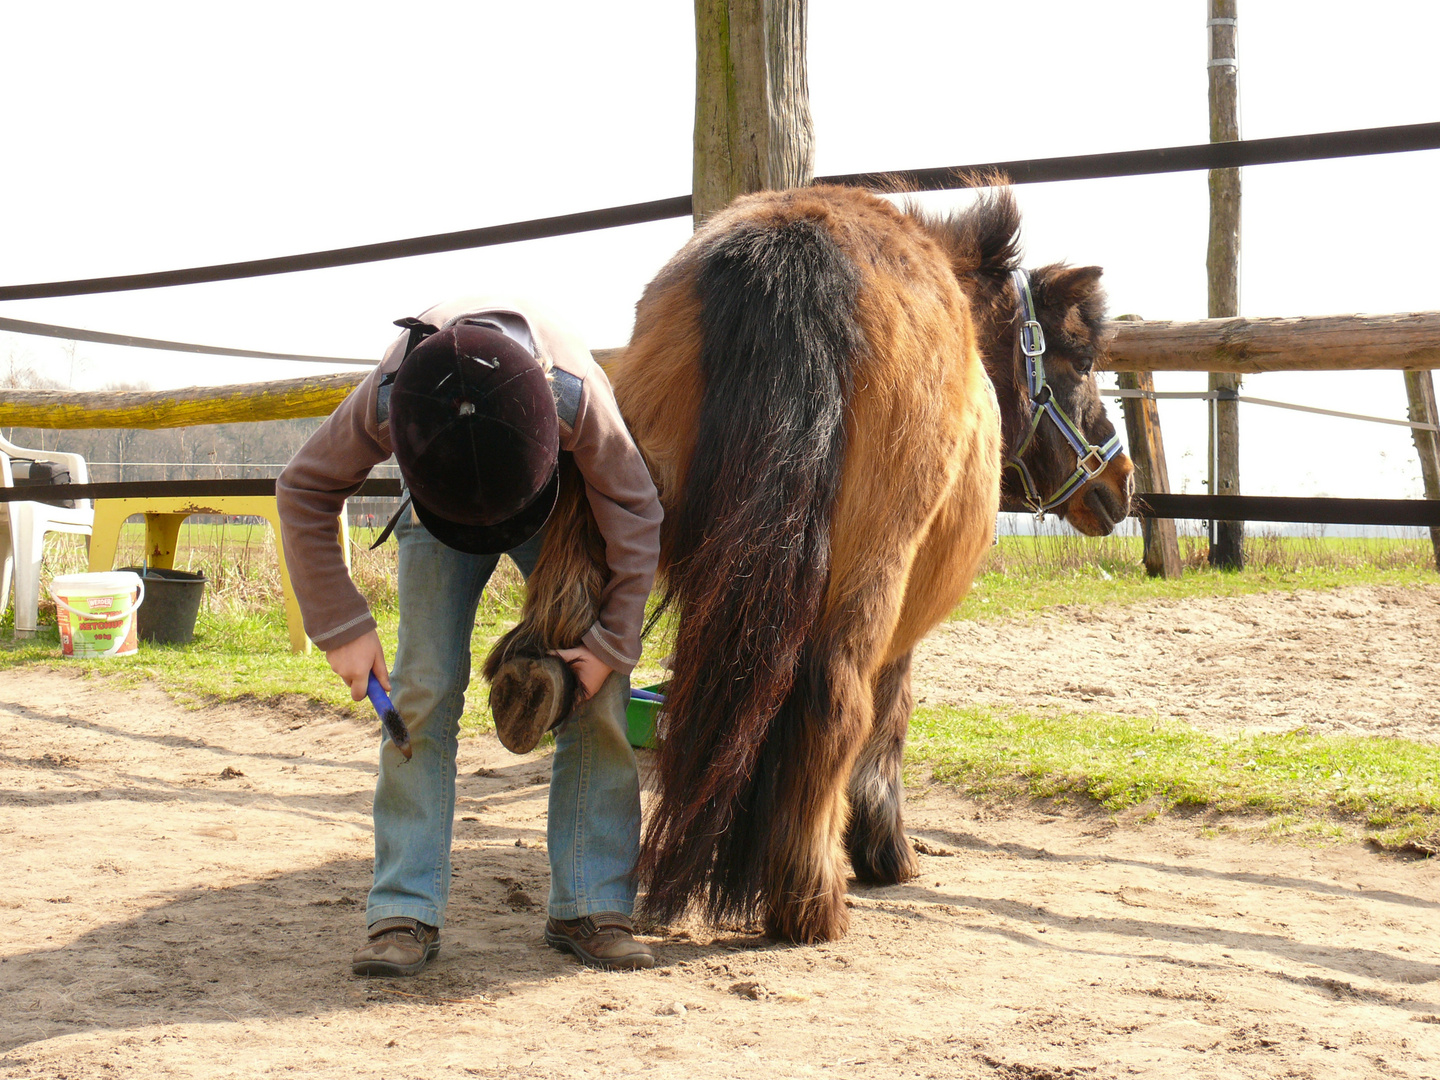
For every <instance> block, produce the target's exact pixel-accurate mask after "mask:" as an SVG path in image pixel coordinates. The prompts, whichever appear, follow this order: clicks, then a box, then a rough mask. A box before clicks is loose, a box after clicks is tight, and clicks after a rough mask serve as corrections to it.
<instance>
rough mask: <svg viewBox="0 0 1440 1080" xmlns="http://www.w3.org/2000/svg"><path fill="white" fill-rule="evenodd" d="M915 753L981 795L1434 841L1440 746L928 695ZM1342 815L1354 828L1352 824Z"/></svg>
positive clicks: (1382, 840)
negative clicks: (1220, 732)
mask: <svg viewBox="0 0 1440 1080" xmlns="http://www.w3.org/2000/svg"><path fill="white" fill-rule="evenodd" d="M907 757H908V761H909V764H910V765H911V767H912V768H913V767H916V766H922V767H928V768H929V769H930V770H931V775H932V776H933V778H934V779H935V780H937V781H940V782H942V783H946V784H951V785H953V786H955V787H957V788H958V789H960V790H961V791H964V792H965V793H967V794H969V795H972V796H975V797H978V798H983V799H987V800H1002V799H1013V798H1030V799H1060V800H1065V799H1070V800H1074V799H1076V798H1080V799H1084V800H1087V801H1093V802H1095V803H1098V804H1099V805H1101V806H1103V807H1105V808H1106V809H1107V810H1110V811H1112V812H1119V811H1126V810H1135V809H1137V808H1143V810H1144V811H1145V812H1147V813H1153V814H1159V813H1164V812H1167V811H1170V810H1174V809H1177V808H1179V809H1197V810H1200V809H1203V810H1207V811H1213V812H1217V813H1235V812H1240V813H1248V814H1264V815H1270V816H1272V817H1273V818H1274V822H1273V824H1274V825H1275V826H1276V827H1277V828H1278V829H1279V831H1283V832H1288V833H1302V834H1304V835H1309V836H1313V837H1326V836H1331V837H1333V836H1338V835H1346V836H1350V835H1354V830H1355V829H1356V828H1358V829H1359V830H1360V832H1361V833H1363V835H1365V836H1366V837H1367V838H1368V839H1370V840H1372V841H1373V842H1375V843H1376V844H1378V845H1379V846H1381V847H1383V848H1387V849H1392V850H1399V849H1406V848H1408V849H1412V850H1416V851H1423V852H1425V853H1427V854H1440V747H1436V746H1429V745H1426V744H1423V743H1414V742H1408V741H1406V740H1403V739H1389V738H1364V737H1354V736H1336V735H1323V736H1322V735H1312V734H1307V733H1305V732H1291V733H1286V734H1278V735H1245V736H1241V737H1237V738H1233V739H1227V738H1222V737H1218V736H1214V735H1208V734H1206V733H1204V732H1202V731H1199V730H1198V729H1196V728H1192V727H1189V726H1187V725H1183V724H1177V723H1171V722H1167V721H1158V720H1157V721H1148V720H1139V719H1135V718H1130V717H1122V716H1101V715H1068V714H1058V713H1055V714H1040V715H1032V714H1029V713H1023V712H1015V711H1009V710H996V709H985V708H968V709H958V708H950V707H943V706H942V707H938V708H923V707H922V708H920V709H917V710H916V712H915V716H914V719H913V720H912V721H911V724H910V744H909V747H908V751H907ZM1347 827H1348V828H1347Z"/></svg>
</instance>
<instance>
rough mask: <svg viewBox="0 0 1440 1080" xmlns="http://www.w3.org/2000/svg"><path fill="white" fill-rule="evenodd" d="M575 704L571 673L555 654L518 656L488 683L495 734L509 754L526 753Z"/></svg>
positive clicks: (537, 743) (567, 666) (573, 679)
mask: <svg viewBox="0 0 1440 1080" xmlns="http://www.w3.org/2000/svg"><path fill="white" fill-rule="evenodd" d="M574 707H575V673H574V672H573V671H571V670H570V667H569V665H568V664H566V663H565V661H563V660H561V659H560V658H559V657H558V656H541V657H520V658H518V659H515V660H508V661H506V662H505V663H504V664H503V665H501V667H500V670H499V671H497V672H496V673H495V678H494V679H493V680H492V681H491V683H490V712H491V714H492V715H493V716H494V717H495V734H497V735H498V736H500V744H501V745H502V746H504V747H505V749H506V750H509V751H510V752H511V753H512V754H528V753H529V752H530V751H531V750H534V749H535V747H536V746H537V745H539V742H540V736H542V735H544V734H545V732H547V731H549V730H550V729H551V728H553V727H554V726H555V725H556V724H558V723H560V721H561V720H563V719H565V717H567V716H569V715H570V712H571V710H572V709H573V708H574Z"/></svg>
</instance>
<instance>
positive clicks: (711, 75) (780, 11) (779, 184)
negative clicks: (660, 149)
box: [692, 0, 815, 227]
mask: <svg viewBox="0 0 1440 1080" xmlns="http://www.w3.org/2000/svg"><path fill="white" fill-rule="evenodd" d="M806 5H807V0H695V176H694V182H693V187H692V190H693V192H694V199H695V224H696V226H697V227H698V226H699V225H700V223H701V222H703V221H704V220H705V219H706V218H707V217H709V216H710V215H711V214H713V213H714V212H715V211H716V210H719V209H720V208H721V207H723V206H725V205H726V204H727V203H729V202H730V200H732V199H733V198H735V196H737V195H741V194H744V193H745V192H747V191H763V190H766V189H772V188H786V187H795V186H797V185H801V184H808V183H810V181H811V180H813V179H814V177H815V133H814V128H813V127H812V125H811V122H810V87H809V82H808V81H807V79H806V75H805V26H806Z"/></svg>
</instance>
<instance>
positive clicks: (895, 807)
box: [845, 652, 917, 885]
mask: <svg viewBox="0 0 1440 1080" xmlns="http://www.w3.org/2000/svg"><path fill="white" fill-rule="evenodd" d="M910 657H911V653H908V652H907V653H906V654H905V655H904V656H901V657H898V658H897V659H895V660H893V661H891V662H890V663H889V664H887V665H886V666H885V667H883V668H881V669H880V674H879V675H878V676H877V677H876V679H875V721H874V726H873V728H872V729H871V732H870V738H869V740H867V741H866V743H865V746H864V747H863V748H862V749H861V751H860V756H859V758H858V759H856V762H855V768H854V770H853V771H852V772H851V773H850V822H849V825H848V826H847V827H846V830H845V848H846V850H847V851H848V852H849V853H850V866H851V867H852V868H853V869H854V871H855V877H856V878H857V879H858V880H860V881H863V882H865V883H867V884H870V885H895V884H898V883H899V882H902V881H909V880H910V879H911V878H912V877H914V876H915V874H916V872H917V867H916V864H915V852H914V851H913V850H912V849H911V847H910V841H909V840H907V839H906V837H905V826H904V822H903V821H902V819H901V804H902V803H903V802H904V799H905V788H904V785H903V783H902V781H901V776H900V769H901V765H902V763H903V761H902V759H903V758H904V754H905V733H906V731H907V730H908V729H909V727H910V711H911V710H912V709H913V708H914V705H915V699H914V697H913V695H912V694H911V693H910Z"/></svg>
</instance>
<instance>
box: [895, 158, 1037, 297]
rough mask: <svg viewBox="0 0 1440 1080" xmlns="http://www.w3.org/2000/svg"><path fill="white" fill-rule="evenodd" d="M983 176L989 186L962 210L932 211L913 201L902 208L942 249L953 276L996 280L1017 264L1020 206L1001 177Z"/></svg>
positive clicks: (1001, 280)
mask: <svg viewBox="0 0 1440 1080" xmlns="http://www.w3.org/2000/svg"><path fill="white" fill-rule="evenodd" d="M986 179H987V181H989V182H990V183H991V185H992V186H990V187H989V189H988V190H983V191H981V192H979V194H978V195H977V196H976V198H975V201H974V202H973V203H971V204H970V205H969V206H967V207H965V208H964V209H963V210H956V211H953V212H951V213H949V214H943V215H942V214H933V213H931V212H929V211H927V210H923V209H921V208H920V207H919V206H917V205H915V204H913V203H912V204H910V205H908V206H907V207H906V208H905V209H906V212H907V213H908V214H910V216H911V217H913V218H915V220H916V221H918V222H919V223H920V225H921V227H922V228H924V229H925V231H926V232H927V233H929V234H930V236H931V237H932V238H933V239H934V240H935V242H936V243H938V244H939V245H940V247H941V248H942V249H943V250H944V251H945V254H946V256H947V257H948V258H949V260H950V267H951V269H952V270H953V271H954V273H955V276H956V277H958V278H960V279H961V280H962V281H963V280H964V279H965V278H967V277H973V276H977V275H978V276H980V277H983V278H987V279H989V280H990V281H992V282H995V283H999V282H1003V281H1004V279H1005V277H1006V275H1008V274H1009V273H1010V271H1011V270H1014V269H1015V268H1016V267H1018V266H1019V265H1020V207H1019V206H1018V205H1017V204H1016V202H1015V195H1014V193H1013V192H1012V191H1011V190H1010V188H1009V187H1008V186H1007V185H1006V181H1005V178H1004V177H987V178H986Z"/></svg>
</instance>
